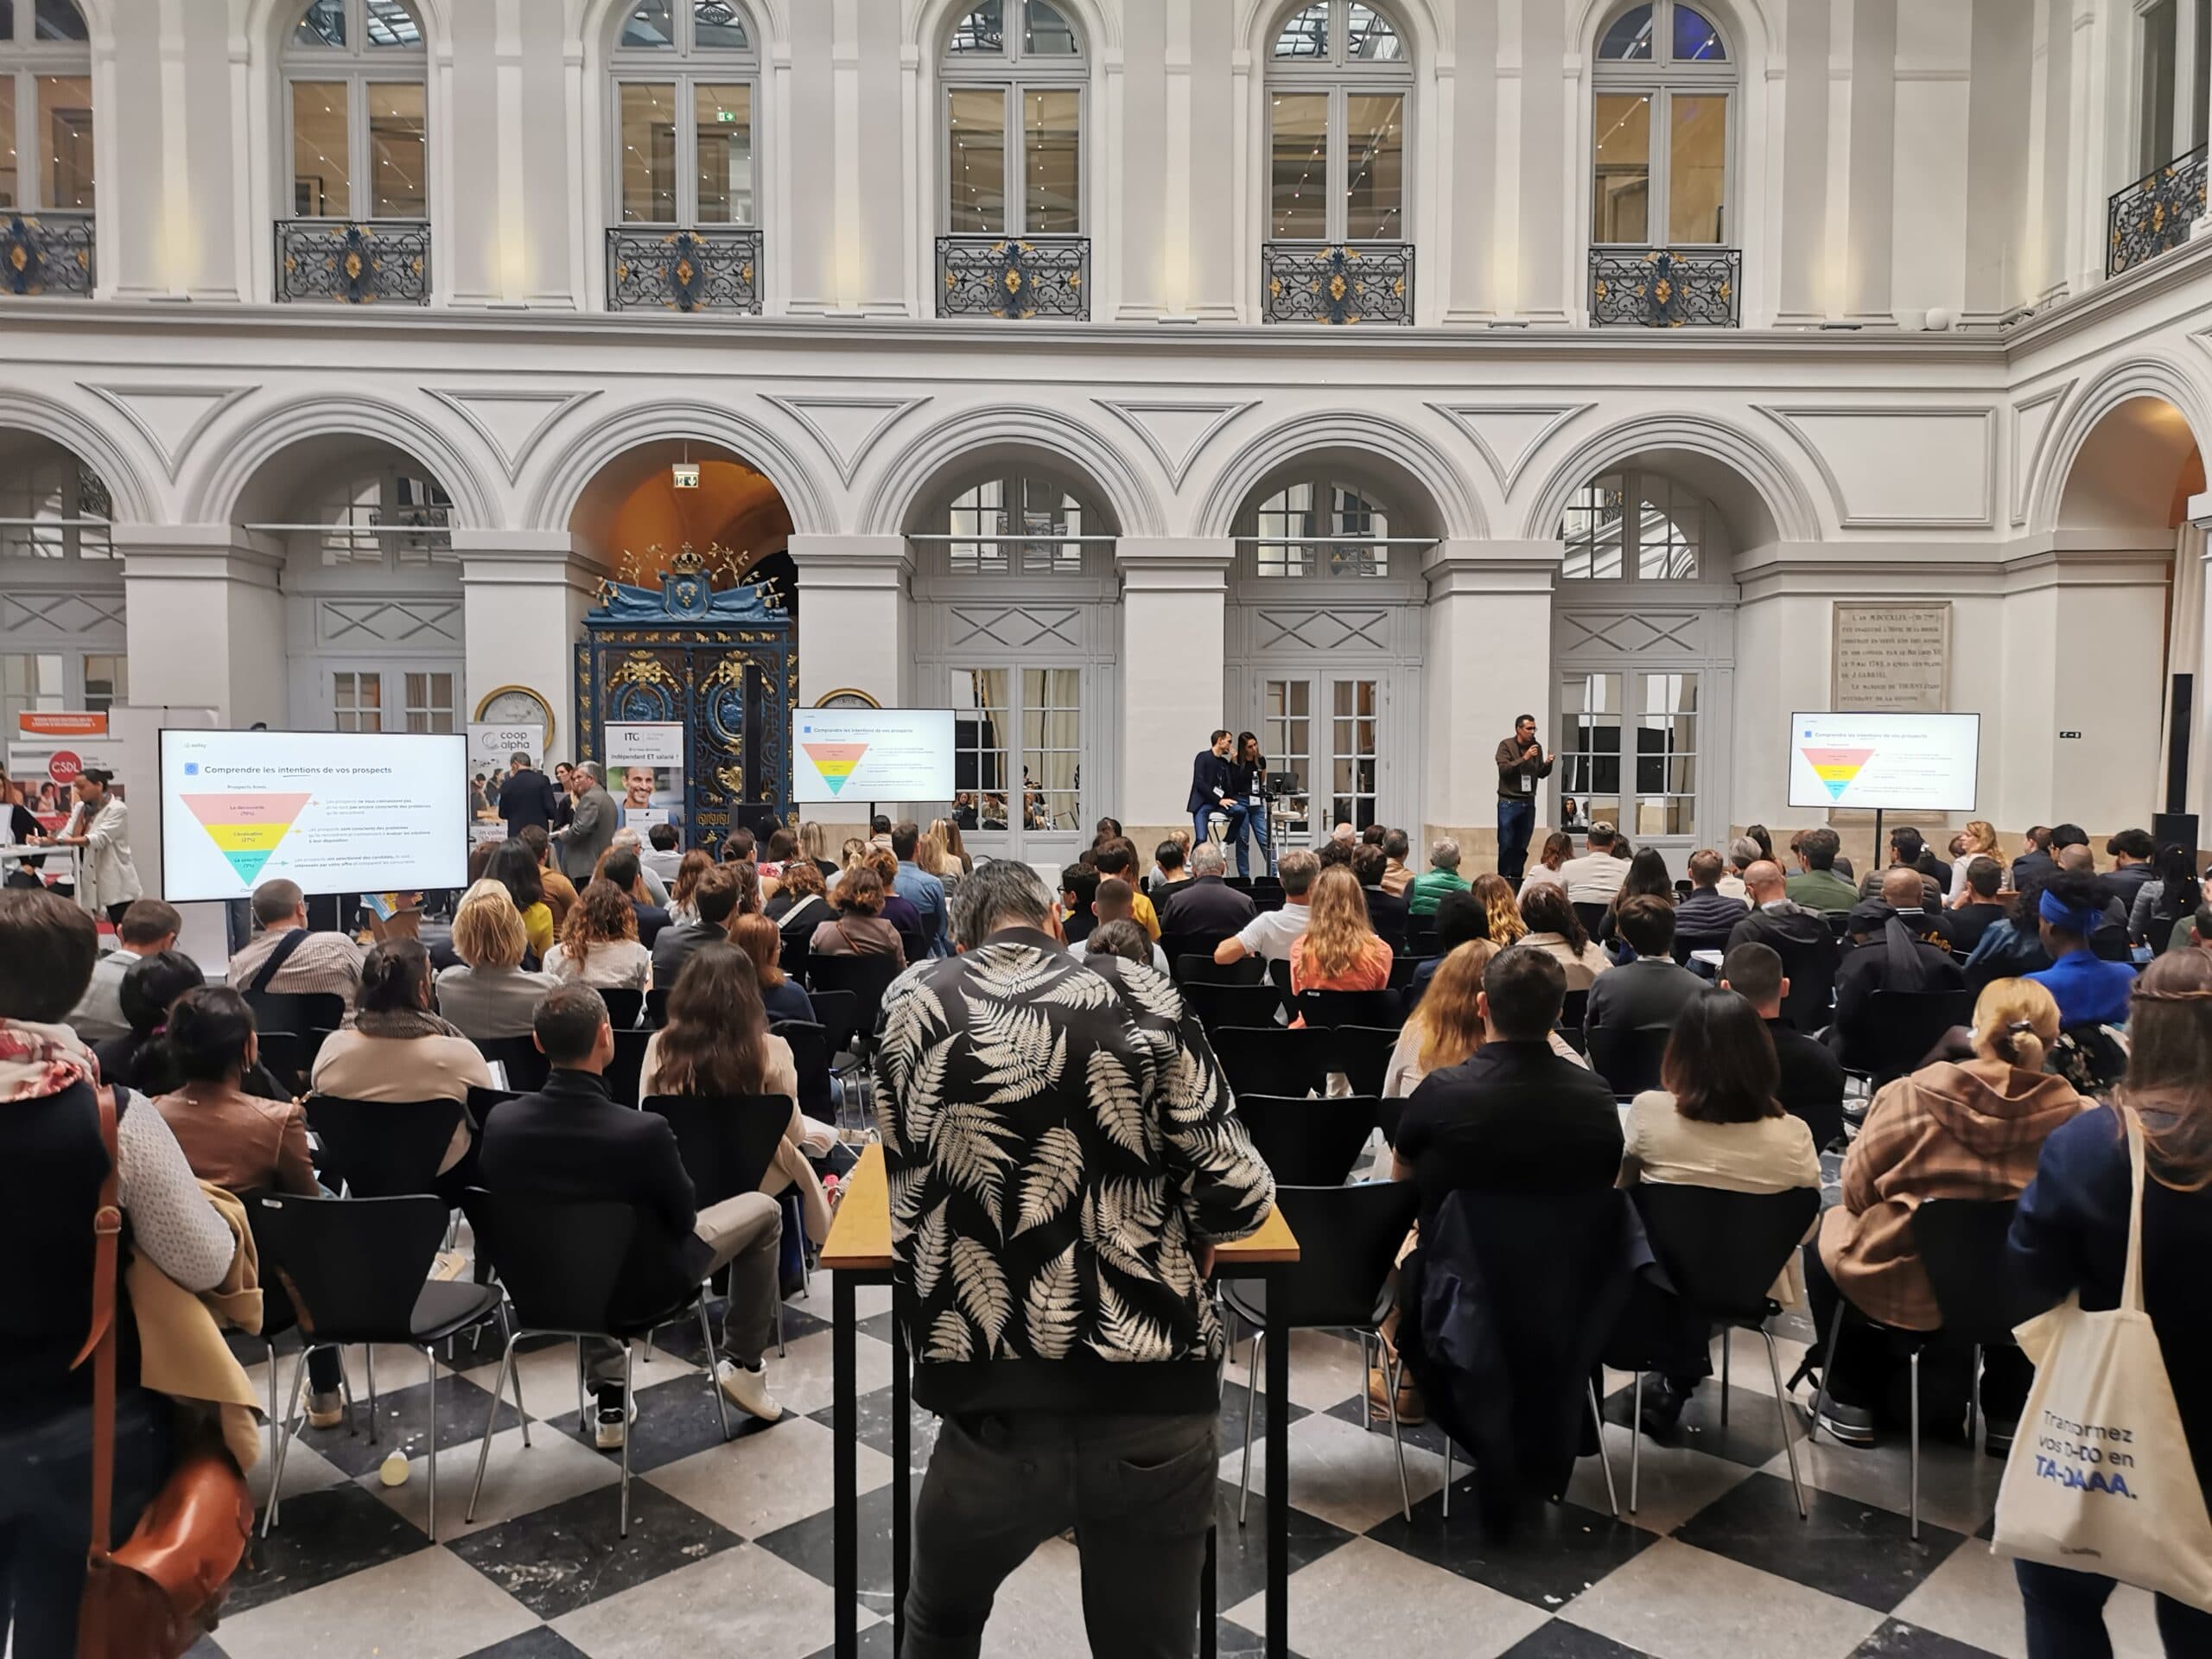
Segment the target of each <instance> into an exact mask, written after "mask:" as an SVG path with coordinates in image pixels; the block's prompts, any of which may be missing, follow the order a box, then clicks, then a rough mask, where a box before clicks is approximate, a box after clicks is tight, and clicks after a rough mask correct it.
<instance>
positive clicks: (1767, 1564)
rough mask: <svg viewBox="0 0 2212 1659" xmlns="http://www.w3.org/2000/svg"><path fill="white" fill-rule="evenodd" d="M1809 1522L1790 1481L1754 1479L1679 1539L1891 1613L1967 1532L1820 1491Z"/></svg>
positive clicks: (1810, 1496)
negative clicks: (1914, 1533) (1916, 1534)
mask: <svg viewBox="0 0 2212 1659" xmlns="http://www.w3.org/2000/svg"><path fill="white" fill-rule="evenodd" d="M1805 1502H1806V1504H1807V1505H1808V1508H1809V1509H1810V1510H1811V1516H1810V1518H1809V1519H1806V1520H1801V1519H1799V1518H1798V1515H1797V1501H1796V1498H1795V1497H1792V1496H1791V1493H1790V1488H1789V1481H1788V1480H1786V1479H1783V1478H1778V1477H1776V1476H1773V1475H1768V1474H1755V1475H1753V1476H1751V1478H1749V1479H1747V1480H1745V1481H1742V1482H1740V1483H1739V1484H1737V1485H1736V1486H1734V1487H1732V1488H1731V1489H1730V1490H1729V1491H1727V1492H1726V1493H1724V1494H1722V1495H1721V1496H1720V1497H1718V1498H1715V1499H1714V1500H1713V1502H1712V1503H1709V1504H1707V1506H1706V1507H1705V1508H1704V1509H1703V1510H1700V1511H1699V1512H1698V1513H1697V1514H1696V1515H1694V1516H1692V1517H1691V1518H1690V1519H1689V1520H1688V1521H1687V1522H1684V1523H1683V1524H1682V1525H1681V1527H1680V1528H1679V1529H1677V1530H1676V1531H1675V1536H1676V1537H1677V1538H1679V1539H1681V1541H1683V1542H1684V1543H1686V1544H1692V1545H1694V1546H1695V1547H1696V1548H1700V1549H1708V1550H1711V1551H1712V1552H1713V1554H1716V1555H1726V1556H1727V1557H1728V1558H1729V1559H1730V1560H1736V1561H1741V1562H1742V1563H1744V1565H1745V1566H1746V1567H1758V1569H1760V1570H1761V1571H1762V1572H1765V1573H1774V1574H1775V1575H1776V1576H1777V1577H1778V1578H1784V1579H1789V1580H1794V1581H1796V1583H1798V1584H1802V1585H1809V1586H1811V1587H1812V1588H1814V1589H1815V1590H1824V1591H1826V1592H1827V1593H1828V1594H1830V1595H1832V1596H1840V1597H1842V1598H1843V1599H1845V1600H1847V1601H1855V1602H1857V1603H1858V1604H1859V1605H1860V1606H1862V1607H1872V1608H1873V1609H1875V1610H1876V1611H1878V1612H1885V1613H1886V1612H1888V1611H1891V1609H1892V1608H1894V1607H1895V1606H1896V1605H1897V1604H1898V1603H1899V1602H1901V1601H1903V1600H1904V1599H1905V1597H1906V1596H1907V1595H1909V1594H1910V1593H1911V1592H1912V1591H1913V1589H1914V1588H1915V1587H1916V1586H1918V1585H1919V1584H1920V1583H1921V1582H1922V1581H1923V1580H1925V1579H1926V1578H1927V1577H1928V1575H1929V1573H1933V1572H1934V1571H1935V1570H1936V1568H1937V1567H1940V1566H1942V1564H1943V1562H1944V1561H1946V1560H1948V1559H1949V1558H1950V1556H1951V1554H1952V1552H1953V1551H1955V1550H1956V1549H1957V1548H1959V1546H1960V1545H1961V1544H1963V1543H1964V1542H1965V1541H1966V1539H1965V1538H1964V1536H1963V1535H1961V1534H1959V1533H1955V1532H1948V1531H1946V1530H1944V1529H1942V1528H1941V1527H1937V1526H1932V1525H1930V1524H1929V1522H1927V1521H1926V1520H1924V1519H1923V1521H1922V1522H1921V1523H1920V1541H1919V1542H1917V1543H1915V1542H1914V1541H1912V1538H1911V1535H1910V1523H1909V1522H1907V1521H1906V1519H1905V1517H1904V1516H1901V1515H1897V1514H1896V1513H1894V1512H1892V1511H1891V1510H1885V1509H1879V1508H1877V1507H1876V1506H1875V1505H1873V1504H1872V1503H1858V1502H1856V1501H1855V1500H1853V1499H1851V1498H1847V1497H1837V1496H1836V1495H1835V1494H1834V1493H1833V1492H1824V1491H1820V1490H1819V1489H1818V1488H1817V1487H1812V1486H1808V1487H1807V1488H1806V1489H1805Z"/></svg>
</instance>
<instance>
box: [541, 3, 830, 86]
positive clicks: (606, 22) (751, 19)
mask: <svg viewBox="0 0 2212 1659" xmlns="http://www.w3.org/2000/svg"><path fill="white" fill-rule="evenodd" d="M574 3H575V0H572V5H573V4H574ZM635 3H636V0H582V3H581V8H580V10H576V11H575V33H576V38H577V39H578V40H579V41H582V43H583V48H584V54H585V58H584V62H585V67H586V70H587V72H588V73H597V72H599V71H601V70H604V69H605V68H606V67H607V56H608V54H610V53H612V52H613V49H614V37H615V20H616V19H617V18H618V17H620V16H621V15H622V14H623V13H624V12H626V11H627V10H631V9H632V6H634V4H635ZM732 3H734V5H735V6H736V7H737V9H738V10H739V11H741V12H742V13H743V14H744V15H745V21H746V22H747V23H749V24H751V25H753V29H754V31H755V34H756V35H757V38H756V39H755V40H754V41H753V44H754V46H755V47H756V48H759V49H760V54H761V55H762V57H763V59H764V60H765V59H766V55H767V48H768V44H769V42H770V41H788V40H789V39H790V38H791V5H790V3H789V0H732Z"/></svg>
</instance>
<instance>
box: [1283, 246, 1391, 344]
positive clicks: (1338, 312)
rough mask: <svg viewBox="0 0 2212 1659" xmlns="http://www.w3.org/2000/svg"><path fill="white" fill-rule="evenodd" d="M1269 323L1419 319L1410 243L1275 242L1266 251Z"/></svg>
mask: <svg viewBox="0 0 2212 1659" xmlns="http://www.w3.org/2000/svg"><path fill="white" fill-rule="evenodd" d="M1260 268H1261V269H1260V274H1261V288H1260V316H1261V319H1262V321H1266V322H1329V323H1346V322H1395V323H1402V324H1408V325H1409V324H1411V323H1412V321H1413V320H1414V248H1413V244H1412V243H1410V242H1339V243H1336V244H1333V245H1331V244H1325V243H1316V242H1269V243H1267V244H1265V245H1262V248H1261V249H1260Z"/></svg>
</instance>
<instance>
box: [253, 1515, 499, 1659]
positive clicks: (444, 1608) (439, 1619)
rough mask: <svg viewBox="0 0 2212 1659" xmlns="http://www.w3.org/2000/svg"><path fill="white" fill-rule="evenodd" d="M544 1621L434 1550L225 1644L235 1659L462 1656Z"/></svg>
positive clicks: (342, 1585)
mask: <svg viewBox="0 0 2212 1659" xmlns="http://www.w3.org/2000/svg"><path fill="white" fill-rule="evenodd" d="M441 1496H443V1494H441ZM537 1622H538V1621H537V1618H536V1617H535V1616H534V1615H532V1614H531V1611H530V1610H529V1609H528V1608H527V1607H524V1605H522V1604H521V1603H520V1602H518V1601H517V1600H516V1599H514V1598H513V1597H512V1596H511V1595H509V1594H508V1593H507V1592H505V1591H504V1590H502V1589H500V1588H499V1586H497V1585H495V1584H493V1582H492V1581H491V1580H489V1579H487V1578H486V1577H485V1576H484V1575H483V1574H482V1573H479V1572H478V1571H477V1570H476V1569H475V1568H474V1567H471V1566H469V1565H468V1564H467V1562H466V1561H464V1560H461V1559H460V1558H459V1557H458V1556H456V1555H454V1554H451V1553H450V1552H449V1551H447V1550H444V1549H440V1548H429V1549H420V1550H417V1551H416V1552H415V1553H414V1554H411V1555H404V1556H402V1557H400V1559H399V1560H396V1561H386V1562H385V1564H384V1565H383V1566H381V1567H370V1568H369V1569H368V1570H367V1571H366V1572H362V1573H354V1574H353V1575H352V1576H351V1577H350V1578H343V1579H340V1580H336V1581H335V1582H334V1583H331V1584H325V1585H320V1586H316V1587H315V1589H312V1590H302V1592H300V1593H299V1594H298V1595H296V1596H287V1597H286V1598H285V1599H283V1600H282V1601H277V1602H271V1603H270V1604H269V1605H266V1606H262V1607H257V1608H255V1609H253V1611H251V1612H245V1613H240V1614H238V1616H237V1617H235V1618H226V1619H225V1620H224V1621H223V1627H222V1631H221V1634H220V1636H219V1638H218V1641H219V1645H220V1646H221V1648H222V1649H223V1651H224V1653H226V1655H228V1656H229V1659H302V1656H304V1655H312V1656H314V1659H392V1656H394V1655H398V1654H404V1655H406V1656H407V1659H461V1656H462V1655H464V1654H471V1653H474V1652H475V1651H476V1650H477V1649H479V1648H486V1647H489V1646H491V1645H492V1644H493V1643H494V1642H504V1641H505V1640H506V1638H507V1637H511V1636H516V1635H519V1634H520V1633H521V1632H522V1631H524V1630H531V1629H532V1628H534V1627H535V1626H536V1625H537Z"/></svg>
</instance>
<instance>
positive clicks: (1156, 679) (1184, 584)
mask: <svg viewBox="0 0 2212 1659" xmlns="http://www.w3.org/2000/svg"><path fill="white" fill-rule="evenodd" d="M1235 556H1236V543H1235V542H1234V541H1232V540H1230V538H1229V537H1198V536H1191V537H1181V536H1157V537H1154V536H1146V537H1128V536H1125V537H1122V539H1121V540H1120V541H1119V542H1117V543H1115V546H1114V563H1115V568H1116V569H1117V570H1118V571H1119V572H1120V573H1121V577H1122V660H1121V691H1122V743H1121V753H1122V778H1121V787H1120V790H1119V791H1118V793H1117V796H1116V798H1117V799H1118V800H1119V802H1120V804H1121V813H1120V816H1121V818H1122V822H1123V823H1125V824H1141V825H1144V826H1147V828H1149V827H1155V826H1161V825H1166V824H1173V823H1183V822H1184V821H1185V820H1186V819H1187V818H1188V817H1189V816H1190V814H1189V813H1188V812H1186V811H1185V810H1184V805H1185V802H1186V801H1188V800H1189V798H1190V778H1189V774H1188V772H1187V771H1186V770H1185V765H1184V763H1185V761H1186V760H1187V759H1188V757H1189V756H1191V755H1193V754H1196V753H1198V751H1199V750H1200V749H1203V748H1204V747H1205V746H1206V739H1207V738H1208V737H1209V736H1211V734H1213V733H1214V732H1215V731H1216V730H1217V728H1220V727H1222V726H1223V725H1225V724H1227V723H1229V722H1228V721H1227V719H1226V716H1225V715H1224V711H1223V702H1222V668H1221V662H1222V656H1223V653H1224V650H1225V649H1226V647H1227V642H1228V634H1227V632H1226V630H1227V624H1228V613H1227V605H1228V594H1229V585H1228V584H1229V566H1230V560H1231V559H1233V558H1234V557H1235ZM1163 757H1167V759H1166V760H1163Z"/></svg>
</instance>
